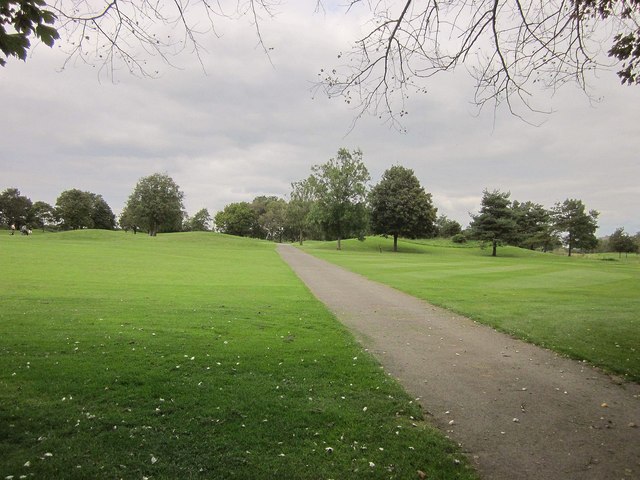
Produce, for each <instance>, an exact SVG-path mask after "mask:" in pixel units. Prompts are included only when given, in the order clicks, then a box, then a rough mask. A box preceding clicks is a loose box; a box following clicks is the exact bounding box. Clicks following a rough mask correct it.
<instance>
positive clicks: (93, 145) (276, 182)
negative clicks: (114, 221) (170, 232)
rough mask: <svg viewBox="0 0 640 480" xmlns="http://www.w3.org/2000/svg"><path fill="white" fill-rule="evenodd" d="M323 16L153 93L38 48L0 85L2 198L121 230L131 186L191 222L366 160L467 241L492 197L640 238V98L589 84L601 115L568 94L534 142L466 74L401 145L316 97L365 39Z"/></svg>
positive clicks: (249, 36) (299, 20)
mask: <svg viewBox="0 0 640 480" xmlns="http://www.w3.org/2000/svg"><path fill="white" fill-rule="evenodd" d="M314 3H315V2H300V4H304V5H296V7H295V8H294V7H289V6H287V5H283V6H282V7H280V10H279V11H280V14H279V15H278V16H277V17H276V18H275V19H273V20H269V21H268V22H267V21H265V23H263V35H264V38H265V41H266V44H267V46H269V47H272V48H273V50H271V53H270V55H271V63H270V61H269V59H268V58H267V57H266V56H265V54H264V53H263V52H262V50H261V49H260V48H256V38H255V35H254V33H253V30H252V27H251V25H250V24H249V22H248V21H247V20H240V21H235V22H231V21H228V22H221V23H220V24H219V26H218V34H219V35H220V38H215V37H213V36H208V37H206V38H203V39H202V40H203V43H204V46H205V48H206V51H203V63H204V71H203V68H202V66H200V65H199V63H198V60H197V58H195V57H194V56H190V55H188V54H184V55H181V56H180V57H178V58H176V59H175V63H176V64H177V66H178V68H166V67H165V68H163V69H162V71H161V74H160V76H159V77H158V78H156V79H140V78H136V77H133V76H130V75H128V74H127V73H126V72H124V71H122V72H119V73H117V74H116V78H115V80H114V81H110V80H109V79H106V78H102V79H99V75H98V72H97V68H95V67H92V66H88V65H84V64H76V65H68V66H67V67H66V68H65V69H64V70H63V71H61V69H60V67H61V65H62V64H63V62H64V59H65V57H64V55H63V53H62V52H61V51H59V49H57V48H54V49H49V48H47V47H44V46H39V47H37V48H36V49H35V50H34V51H33V54H32V56H31V57H30V58H29V59H28V61H27V62H26V63H24V62H21V61H16V60H10V61H9V62H8V66H6V67H4V68H2V69H0V84H1V85H2V92H3V101H2V109H3V114H2V120H1V122H2V128H0V145H1V148H0V179H1V181H0V190H4V189H5V188H8V187H17V188H18V189H19V190H20V191H21V193H22V194H23V195H26V196H28V197H30V198H31V199H32V200H33V201H37V200H43V201H46V202H48V203H51V204H52V205H53V204H55V201H56V198H57V196H58V195H59V194H60V193H61V192H62V191H64V190H67V189H70V188H78V189H81V190H86V191H90V192H93V193H98V194H101V195H102V196H103V197H104V198H105V200H106V201H107V202H108V203H109V205H110V206H111V208H112V209H113V211H114V212H115V213H116V214H119V213H120V211H121V209H122V207H123V205H124V204H125V202H126V200H127V197H128V196H129V194H130V193H131V191H132V190H133V188H134V186H135V184H136V182H137V181H138V180H139V179H140V178H141V177H143V176H147V175H150V174H152V173H156V172H163V173H167V174H169V175H170V176H171V177H172V178H173V179H174V180H175V181H176V182H177V183H178V185H179V186H180V187H181V188H182V190H183V191H184V192H185V206H186V208H187V211H188V212H189V214H193V213H195V212H196V211H197V210H199V209H200V208H203V207H206V208H208V209H209V212H210V213H211V214H212V216H213V215H215V212H216V211H218V210H221V209H222V208H224V206H225V205H226V204H228V203H231V202H237V201H245V200H246V201H251V200H252V199H253V198H254V197H255V196H257V195H278V196H283V197H285V198H286V196H287V195H288V193H289V191H290V184H291V182H293V181H297V180H300V179H303V178H305V177H306V176H308V174H309V173H310V167H311V166H312V165H314V164H319V163H324V162H326V161H327V160H328V159H329V158H331V157H333V156H335V154H336V152H337V150H338V149H339V148H340V147H346V148H349V149H355V148H360V149H362V151H363V153H364V160H365V163H366V165H367V167H368V168H369V171H370V173H371V177H372V184H375V183H377V182H378V181H379V179H380V177H381V175H382V173H383V172H384V170H386V169H387V168H389V167H390V166H392V165H394V164H400V165H403V166H405V167H408V168H412V169H413V170H414V171H415V173H416V175H417V177H418V178H419V180H420V181H421V183H422V185H423V186H424V187H425V189H426V190H427V191H429V192H431V193H432V194H433V199H434V203H435V205H436V206H437V208H438V213H439V214H445V215H447V216H448V217H450V218H453V219H455V220H458V221H459V222H460V223H461V224H463V225H467V224H468V223H469V220H470V217H469V212H477V210H478V209H479V206H480V198H481V196H482V191H483V189H485V188H487V189H490V190H493V189H499V190H502V191H510V192H511V198H512V199H514V200H519V201H527V200H531V201H533V202H536V203H541V204H543V205H545V206H547V207H551V206H553V204H554V203H555V202H561V201H563V200H564V199H566V198H578V199H581V200H582V201H583V202H584V203H585V205H586V206H587V208H588V209H596V210H598V211H599V212H601V215H600V220H599V224H600V229H599V231H598V234H599V235H606V234H609V233H611V232H613V230H614V229H615V228H616V227H620V226H622V227H625V230H626V231H627V232H629V233H632V234H633V233H636V232H638V231H640V213H639V211H640V208H639V207H640V200H639V199H640V182H639V181H638V179H639V178H640V162H639V161H638V160H639V148H638V147H639V146H640V145H639V142H640V122H639V121H638V105H640V102H639V101H640V87H622V86H620V85H619V82H618V80H617V77H616V76H615V74H614V73H606V72H602V73H600V76H599V78H592V79H591V80H590V83H591V86H592V88H593V92H594V94H595V95H596V96H598V97H600V98H601V100H600V101H599V102H598V103H596V104H593V103H590V102H589V100H588V99H587V98H586V96H585V95H584V94H582V93H581V92H580V91H578V90H577V89H576V88H574V87H573V86H568V87H565V88H563V89H561V90H560V91H559V92H557V93H556V94H555V95H554V96H553V97H552V98H551V97H550V98H549V99H548V101H547V100H545V101H546V102H547V103H546V105H548V106H551V107H552V108H553V109H554V110H555V113H553V114H552V115H549V116H546V117H544V118H542V119H540V118H536V119H535V120H536V121H540V120H543V121H544V123H543V124H542V125H541V126H537V127H535V126H531V125H529V124H527V123H524V122H522V121H521V120H519V119H517V118H515V117H513V116H511V115H509V114H508V112H506V111H503V110H498V111H497V112H494V111H493V110H491V109H488V110H486V111H483V112H482V113H481V114H480V115H477V111H476V109H475V107H474V106H472V105H471V103H470V100H471V99H472V98H473V84H472V83H471V81H470V79H469V78H467V76H466V72H464V70H461V71H460V72H458V73H457V74H455V75H447V76H446V77H445V76H443V77H441V78H440V79H437V80H436V81H434V82H433V83H431V84H429V85H428V93H427V94H426V95H413V96H412V97H411V98H410V99H409V103H408V110H409V112H410V113H409V115H408V117H406V122H405V126H406V128H407V133H405V134H401V133H398V132H397V131H396V130H393V129H390V128H389V126H388V125H386V124H384V123H383V122H382V121H380V120H379V119H377V118H363V119H361V120H360V121H359V122H358V123H357V124H356V127H355V129H354V130H352V131H351V132H350V133H349V130H350V126H351V123H352V121H353V118H354V115H355V112H354V111H353V110H352V109H351V107H350V106H348V105H346V104H345V103H344V102H343V101H342V100H340V99H332V100H330V99H327V98H326V97H324V96H322V95H316V96H315V98H314V96H313V94H312V91H311V87H312V85H313V82H314V81H315V80H316V78H317V74H318V72H319V70H320V68H322V67H326V66H331V65H333V64H335V62H336V56H337V54H338V53H339V52H340V51H344V50H345V49H347V48H348V47H349V42H350V41H351V40H353V38H355V36H356V35H357V33H358V32H359V31H360V27H361V22H362V18H361V17H360V16H359V15H358V14H350V15H345V14H344V12H343V11H340V12H325V14H314V12H313V4H314Z"/></svg>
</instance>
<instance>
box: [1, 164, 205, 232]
mask: <svg viewBox="0 0 640 480" xmlns="http://www.w3.org/2000/svg"><path fill="white" fill-rule="evenodd" d="M183 198H184V194H183V193H182V191H181V190H180V188H179V187H178V185H177V184H176V183H175V182H174V181H173V180H172V179H171V178H170V177H169V176H168V175H166V174H154V175H150V176H148V177H144V178H142V179H140V181H139V182H138V184H137V185H136V187H135V189H134V191H133V193H132V194H131V196H130V197H129V200H128V202H127V205H126V207H125V209H124V210H123V212H122V214H121V216H120V219H119V224H120V226H121V227H122V228H124V229H125V230H128V229H132V230H133V231H134V232H137V230H140V229H141V230H145V231H147V232H148V233H149V235H153V236H155V235H156V234H157V233H158V232H176V231H191V230H209V229H210V228H211V216H210V215H209V212H208V211H207V209H206V208H203V209H202V210H200V211H199V212H197V213H196V214H195V215H194V216H193V217H189V216H188V215H187V214H186V212H185V210H184V205H183V203H182V200H183ZM0 222H1V223H2V224H4V225H6V226H10V225H15V226H16V228H17V229H20V227H22V226H26V227H28V228H32V227H33V228H42V229H43V230H44V229H45V228H50V229H61V230H75V229H81V228H97V229H105V230H113V229H114V228H116V227H117V226H118V222H117V221H116V216H115V215H114V213H113V211H112V210H111V207H110V206H109V205H108V204H107V202H106V201H105V200H104V198H103V197H102V195H98V194H95V193H92V192H86V191H82V190H78V189H75V188H74V189H71V190H65V191H64V192H62V193H61V194H60V195H59V196H58V198H57V200H56V204H55V205H53V206H52V205H50V204H48V203H46V202H42V201H37V202H35V203H34V202H32V201H31V199H30V198H28V197H27V196H25V195H21V194H20V191H19V190H18V189H17V188H7V189H6V190H4V191H3V192H2V193H0Z"/></svg>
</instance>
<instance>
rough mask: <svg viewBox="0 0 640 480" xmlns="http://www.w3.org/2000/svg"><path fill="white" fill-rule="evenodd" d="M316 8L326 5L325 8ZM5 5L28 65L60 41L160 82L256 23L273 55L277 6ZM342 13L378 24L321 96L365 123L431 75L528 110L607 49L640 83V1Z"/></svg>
mask: <svg viewBox="0 0 640 480" xmlns="http://www.w3.org/2000/svg"><path fill="white" fill-rule="evenodd" d="M313 3H315V5H316V9H322V8H323V2H322V1H321V0H318V1H317V2H313ZM0 5H1V6H2V7H0V25H4V24H7V25H9V26H10V27H13V28H14V29H15V30H16V31H17V32H18V35H17V37H13V36H12V35H7V34H6V32H4V30H3V33H5V35H3V36H0V47H1V50H2V52H3V53H4V54H5V56H9V55H13V56H17V57H18V58H23V59H24V58H26V53H27V50H28V48H29V47H30V43H29V38H28V37H29V35H35V36H36V37H39V38H40V39H41V40H42V41H43V42H44V43H46V44H47V45H49V46H51V45H53V43H54V41H55V40H56V39H57V38H58V34H59V33H62V36H63V37H64V38H65V40H66V42H65V44H66V45H68V46H69V47H68V49H67V53H68V60H67V61H72V60H74V59H80V60H81V61H82V62H85V63H89V64H93V65H96V64H97V65H98V66H100V69H101V71H106V72H107V73H108V74H110V75H113V73H114V72H115V71H118V70H121V69H122V68H123V67H124V68H126V69H128V70H129V71H130V72H132V73H134V74H137V75H143V76H145V75H156V74H157V70H156V69H157V68H158V67H157V62H153V61H151V60H152V59H154V58H155V59H161V60H162V61H164V62H165V63H166V64H168V65H171V64H172V58H171V57H172V56H174V55H176V54H179V53H181V52H184V51H191V52H194V53H195V55H196V56H198V58H200V52H201V48H200V44H199V39H200V38H201V36H202V35H203V34H205V33H211V32H215V24H216V19H217V18H230V17H235V18H239V17H242V16H248V17H249V18H250V20H251V23H252V25H253V26H254V28H255V31H256V36H257V40H258V44H259V45H261V46H262V48H263V50H264V51H265V54H266V55H267V56H268V55H269V53H268V52H269V49H268V47H266V46H265V44H264V42H263V37H262V33H261V29H260V25H261V23H262V21H263V17H270V16H273V15H274V14H275V13H276V12H275V7H276V6H277V5H279V2H278V1H276V0H246V1H245V0H242V1H241V0H236V1H235V2H234V1H230V2H187V1H183V0H175V1H163V0H159V1H150V0H139V1H132V0H118V1H109V2H105V3H104V4H103V5H101V6H100V7H96V6H95V4H94V3H93V2H80V1H71V0H68V1H59V2H49V5H47V2H45V1H44V0H5V1H4V2H2V3H0ZM22 7H24V8H22ZM27 7H28V8H27ZM332 8H334V6H333V5H332ZM345 8H346V9H347V12H349V11H351V10H357V9H358V8H363V9H365V15H367V16H368V17H369V22H368V23H367V24H368V25H370V27H369V28H368V29H367V30H365V31H364V32H363V34H362V36H361V37H360V39H359V40H357V41H356V42H355V43H354V46H353V47H352V49H351V50H350V51H347V52H346V53H345V52H341V53H340V55H339V56H338V58H340V59H341V60H340V61H341V62H343V63H342V64H341V65H332V66H329V67H328V68H325V69H322V70H321V72H320V74H319V75H320V82H319V84H318V88H322V89H324V90H325V91H326V93H327V94H328V95H329V96H341V97H343V98H344V99H345V101H347V102H348V103H353V102H357V103H359V106H360V115H362V114H364V113H365V112H370V113H373V114H375V115H377V116H378V115H379V116H381V117H383V116H387V117H389V118H390V119H391V121H392V122H396V123H397V122H398V120H400V119H401V118H402V117H403V116H404V115H405V114H406V113H407V110H406V105H405V104H406V102H407V98H408V97H409V94H410V93H412V92H415V93H424V92H426V91H427V87H428V85H429V79H430V78H431V77H433V76H435V75H437V74H439V73H442V72H448V71H452V70H455V69H456V68H458V67H460V66H463V67H464V69H465V70H466V71H467V72H469V73H470V75H472V77H473V78H474V81H475V83H476V87H475V95H474V97H475V102H476V103H477V104H478V105H484V104H485V103H487V102H489V101H495V103H496V104H499V103H501V102H506V103H507V105H508V107H509V109H511V111H512V112H514V113H517V112H518V111H519V109H520V107H521V106H522V107H524V108H525V109H527V108H529V109H535V108H536V107H535V106H533V105H531V103H530V102H531V98H535V95H536V93H537V91H538V90H539V88H540V87H539V86H541V87H548V88H551V89H552V90H555V89H557V88H558V87H560V86H561V85H563V84H565V83H567V82H575V83H576V84H577V85H578V86H579V87H580V88H582V89H584V90H586V84H587V79H588V75H589V73H590V72H592V71H594V70H596V69H599V68H610V66H608V65H602V62H601V61H600V59H599V54H600V52H602V51H606V50H607V49H608V54H609V57H610V58H611V59H612V60H613V65H612V66H615V65H617V66H618V67H617V68H619V70H618V75H619V77H620V79H621V80H622V83H624V84H629V85H631V84H637V83H639V81H640V77H639V76H638V70H639V68H640V29H639V28H638V25H639V24H640V0H568V1H566V2H523V1H522V0H510V1H502V2H500V1H498V0H478V1H461V2H453V1H448V0H404V1H403V2H365V1H363V0H350V1H348V2H346V4H345ZM203 19H205V22H208V23H209V24H208V25H206V23H205V24H204V25H203ZM52 23H54V25H53V27H52V26H51V24H52ZM3 63H4V62H3Z"/></svg>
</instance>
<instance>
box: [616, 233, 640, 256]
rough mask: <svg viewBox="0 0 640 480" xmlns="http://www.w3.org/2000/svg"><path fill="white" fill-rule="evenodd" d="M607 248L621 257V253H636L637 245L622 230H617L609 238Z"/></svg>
mask: <svg viewBox="0 0 640 480" xmlns="http://www.w3.org/2000/svg"><path fill="white" fill-rule="evenodd" d="M609 248H610V249H611V250H613V251H614V252H618V256H619V257H621V256H622V254H623V253H633V252H637V251H638V245H637V244H636V242H634V241H633V237H632V236H631V235H629V234H628V233H626V232H625V231H624V228H622V227H620V228H617V229H616V231H615V232H613V233H612V234H611V236H610V237H609Z"/></svg>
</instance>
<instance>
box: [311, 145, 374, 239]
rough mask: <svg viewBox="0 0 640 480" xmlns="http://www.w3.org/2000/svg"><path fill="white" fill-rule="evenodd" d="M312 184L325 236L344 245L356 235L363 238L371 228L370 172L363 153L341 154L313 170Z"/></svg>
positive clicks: (314, 211)
mask: <svg viewBox="0 0 640 480" xmlns="http://www.w3.org/2000/svg"><path fill="white" fill-rule="evenodd" d="M311 171H312V172H313V173H312V175H311V177H312V180H311V184H312V185H313V189H314V197H315V200H316V201H315V203H314V205H313V209H312V212H311V215H312V218H313V220H314V221H315V222H316V223H317V224H318V225H319V226H320V227H321V228H322V230H323V231H324V233H325V235H327V236H328V237H330V238H335V239H337V241H338V250H340V249H341V248H342V245H341V241H342V239H343V238H347V237H349V236H352V235H357V236H362V235H363V234H364V232H365V230H366V228H367V203H366V201H367V182H368V181H369V179H370V176H369V171H368V170H367V167H366V166H365V165H364V163H363V161H362V151H360V150H354V151H352V152H349V150H347V149H346V148H341V149H340V150H338V155H337V156H336V157H335V158H332V159H330V160H329V161H328V162H326V163H323V164H321V165H314V166H313V167H311Z"/></svg>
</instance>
